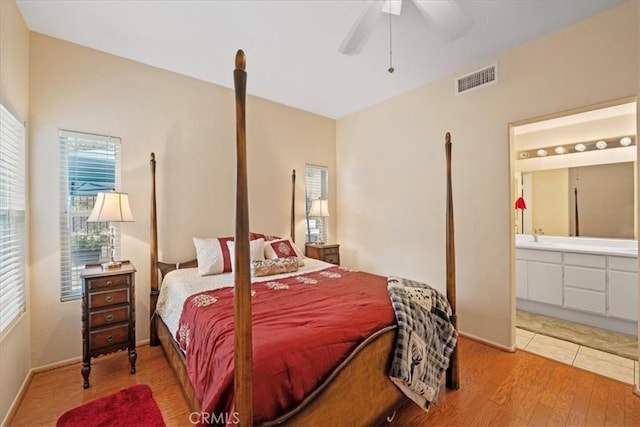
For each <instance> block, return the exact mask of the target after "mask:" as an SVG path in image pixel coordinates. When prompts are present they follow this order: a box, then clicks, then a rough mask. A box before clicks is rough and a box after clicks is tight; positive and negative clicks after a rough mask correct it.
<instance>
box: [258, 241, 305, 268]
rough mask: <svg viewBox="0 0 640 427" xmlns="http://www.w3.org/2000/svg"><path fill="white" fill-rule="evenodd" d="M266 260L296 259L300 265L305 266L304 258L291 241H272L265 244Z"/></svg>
mask: <svg viewBox="0 0 640 427" xmlns="http://www.w3.org/2000/svg"><path fill="white" fill-rule="evenodd" d="M264 257H265V259H277V258H289V257H296V258H297V259H298V265H299V266H303V265H304V261H303V258H304V257H303V256H302V254H301V253H300V252H299V251H298V248H297V247H296V245H295V244H294V243H293V242H292V241H291V239H278V240H271V241H268V242H265V243H264Z"/></svg>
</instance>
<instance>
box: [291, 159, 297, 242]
mask: <svg viewBox="0 0 640 427" xmlns="http://www.w3.org/2000/svg"><path fill="white" fill-rule="evenodd" d="M290 234H291V241H292V242H293V243H295V242H296V170H295V169H294V170H293V172H291V230H290Z"/></svg>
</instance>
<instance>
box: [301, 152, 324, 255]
mask: <svg viewBox="0 0 640 427" xmlns="http://www.w3.org/2000/svg"><path fill="white" fill-rule="evenodd" d="M318 198H321V199H329V171H328V169H327V167H326V166H316V165H305V212H307V213H308V212H309V209H311V201H312V200H314V199H318ZM306 222H307V227H306V228H307V242H311V243H313V242H318V241H322V242H327V241H328V234H329V233H328V231H327V230H328V229H329V218H313V217H309V216H307V221H306Z"/></svg>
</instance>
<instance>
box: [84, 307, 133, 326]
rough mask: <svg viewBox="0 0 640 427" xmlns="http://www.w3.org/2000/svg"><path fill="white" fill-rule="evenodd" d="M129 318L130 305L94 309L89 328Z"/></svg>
mask: <svg viewBox="0 0 640 427" xmlns="http://www.w3.org/2000/svg"><path fill="white" fill-rule="evenodd" d="M128 320H129V306H125V307H120V308H112V309H108V310H100V311H94V312H92V313H91V314H90V315H89V328H94V327H97V326H104V325H112V324H115V323H119V322H126V321H128Z"/></svg>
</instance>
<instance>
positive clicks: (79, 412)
mask: <svg viewBox="0 0 640 427" xmlns="http://www.w3.org/2000/svg"><path fill="white" fill-rule="evenodd" d="M164 425H165V423H164V420H163V419H162V414H161V413H160V408H158V404H157V403H156V401H155V400H153V395H152V394H151V389H150V388H149V386H148V385H146V384H138V385H134V386H132V387H129V388H125V389H123V390H120V391H119V392H117V393H115V394H112V395H109V396H105V397H102V398H100V399H97V400H94V401H92V402H89V403H85V404H84V405H82V406H78V407H77V408H73V409H70V410H68V411H67V412H65V413H64V414H62V415H61V416H60V418H58V422H57V426H58V427H72V426H73V427H75V426H78V427H80V426H82V427H90V426H96V427H97V426H101V427H102V426H112V427H132V426H148V427H152V426H153V427H155V426H164Z"/></svg>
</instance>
